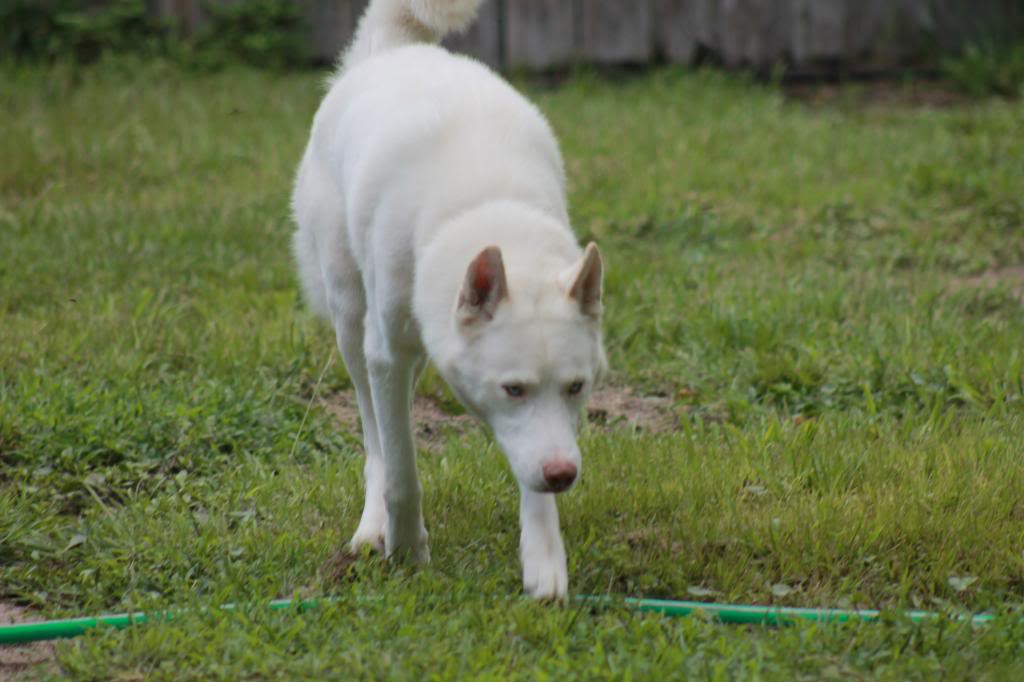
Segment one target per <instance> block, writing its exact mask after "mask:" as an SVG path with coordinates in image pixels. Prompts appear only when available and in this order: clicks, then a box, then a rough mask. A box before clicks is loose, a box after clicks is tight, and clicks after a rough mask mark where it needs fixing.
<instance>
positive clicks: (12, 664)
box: [0, 602, 54, 682]
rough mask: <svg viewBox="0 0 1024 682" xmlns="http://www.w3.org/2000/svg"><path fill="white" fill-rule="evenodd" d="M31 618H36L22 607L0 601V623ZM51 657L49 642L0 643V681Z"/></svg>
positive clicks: (52, 653) (48, 660) (4, 681)
mask: <svg viewBox="0 0 1024 682" xmlns="http://www.w3.org/2000/svg"><path fill="white" fill-rule="evenodd" d="M33 620H38V619H37V618H32V617H30V615H29V613H28V612H27V611H26V610H25V609H23V608H22V607H20V606H15V605H14V604H8V603H6V602H0V625H13V624H16V623H28V622H32V621H33ZM53 659H54V650H53V644H52V643H51V642H33V643H32V644H22V645H10V644H8V645H3V644H0V682H7V680H13V679H14V678H15V676H16V675H18V674H19V673H24V672H26V671H28V670H29V669H30V668H33V667H36V666H43V665H46V664H48V663H50V662H52V661H53Z"/></svg>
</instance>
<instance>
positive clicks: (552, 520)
mask: <svg viewBox="0 0 1024 682" xmlns="http://www.w3.org/2000/svg"><path fill="white" fill-rule="evenodd" d="M520 491H521V493H522V501H521V504H520V507H519V523H520V524H521V525H522V535H521V536H520V540H519V550H520V553H521V556H522V560H523V588H524V589H525V590H526V593H527V594H528V595H530V596H531V597H534V598H537V599H558V600H564V599H565V598H566V594H567V593H568V589H569V570H568V568H567V567H566V560H565V545H563V544H562V531H561V530H560V529H559V527H558V507H557V506H555V496H554V495H553V494H552V493H538V492H536V491H533V490H530V489H529V488H526V487H525V486H520Z"/></svg>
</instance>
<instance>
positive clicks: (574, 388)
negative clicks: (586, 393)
mask: <svg viewBox="0 0 1024 682" xmlns="http://www.w3.org/2000/svg"><path fill="white" fill-rule="evenodd" d="M565 390H566V393H568V394H569V395H579V394H580V391H582V390H583V382H582V381H574V382H572V383H571V384H569V388H567V389H565Z"/></svg>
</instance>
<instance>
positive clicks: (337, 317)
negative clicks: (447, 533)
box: [327, 263, 388, 552]
mask: <svg viewBox="0 0 1024 682" xmlns="http://www.w3.org/2000/svg"><path fill="white" fill-rule="evenodd" d="M351 266H352V267H351V268H346V269H345V272H344V274H343V275H339V276H335V277H334V278H333V280H332V284H331V286H329V287H328V295H327V298H328V304H329V307H330V311H331V321H332V323H333V325H334V330H335V334H336V336H337V338H338V349H339V350H340V351H341V356H342V358H343V359H344V360H345V367H346V368H347V369H348V374H349V377H350V378H351V379H352V385H353V387H354V388H355V390H356V401H357V402H358V404H359V416H360V418H361V420H362V423H363V448H364V449H365V450H366V463H365V464H364V465H363V475H364V477H365V482H366V501H365V503H364V505H363V515H362V517H361V518H360V519H359V526H358V528H356V532H355V534H354V535H353V536H352V540H351V542H350V547H351V549H352V551H353V552H358V551H359V550H360V548H361V547H363V546H367V545H368V546H370V547H372V548H373V549H375V550H377V551H379V552H383V551H384V533H385V529H386V528H387V523H388V512H387V508H386V507H385V504H384V486H385V467H384V457H383V453H382V450H381V443H380V430H379V429H378V428H377V417H376V414H375V413H374V409H373V397H372V393H371V390H370V378H369V373H368V372H367V367H366V355H365V353H364V352H363V342H364V337H365V332H364V322H365V318H366V295H365V293H364V291H363V283H362V281H361V279H360V277H359V272H358V270H357V269H356V268H355V264H354V263H353V264H351Z"/></svg>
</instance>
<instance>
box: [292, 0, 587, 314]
mask: <svg viewBox="0 0 1024 682" xmlns="http://www.w3.org/2000/svg"><path fill="white" fill-rule="evenodd" d="M477 4H478V3H477V2H467V1H462V0H458V1H454V2H450V3H443V2H423V3H416V2H411V3H410V2H400V1H397V0H383V1H381V0H377V2H374V3H372V4H371V5H370V8H369V10H368V11H367V14H366V15H365V16H364V18H363V20H362V21H361V22H360V26H359V30H358V32H357V34H356V38H355V41H354V43H353V45H352V46H351V47H350V48H349V50H348V51H347V52H346V54H345V56H344V58H343V59H342V66H341V68H340V70H339V72H338V74H337V75H336V76H335V77H334V78H333V79H332V82H331V86H330V90H329V92H328V94H327V95H326V97H325V98H324V101H323V103H322V104H321V107H320V109H319V111H318V113H317V116H316V119H315V121H314V125H313V131H312V134H311V137H310V142H309V145H308V147H307V150H306V154H305V157H304V159H303V162H302V165H301V167H300V171H299V176H298V180H297V183H296V188H295V193H294V201H293V205H294V211H295V214H296V217H297V222H298V224H299V226H300V230H299V232H298V233H297V235H296V253H297V256H298V261H299V264H300V272H301V273H302V275H303V277H302V280H303V284H304V289H305V292H306V295H307V299H308V300H309V301H310V303H311V305H312V307H313V309H314V310H317V311H318V312H321V313H322V314H326V312H327V305H326V301H325V297H324V293H323V287H324V282H323V281H322V277H321V275H322V273H324V272H327V273H330V274H332V275H334V276H337V275H338V274H339V272H338V271H339V270H345V269H349V268H351V266H352V265H353V264H354V265H356V266H357V267H359V268H360V269H364V268H374V269H377V270H382V269H384V268H389V269H392V270H393V271H394V272H395V274H396V275H397V276H398V281H397V282H394V281H392V284H391V285H390V286H391V287H392V290H393V295H394V294H395V293H398V292H397V291H395V289H396V288H399V289H401V290H404V291H410V290H411V287H412V281H411V280H410V279H408V277H402V276H401V274H402V273H406V274H407V275H411V273H412V272H413V267H412V266H413V260H414V259H415V258H416V256H417V253H415V252H414V251H415V250H422V249H423V248H426V247H427V246H428V244H429V242H430V239H431V235H432V231H433V230H435V229H436V228H437V227H438V226H440V225H442V224H443V223H444V221H445V219H447V218H449V217H451V216H453V215H456V214H458V213H459V212H461V211H464V210H466V209H468V208H471V207H473V206H476V205H478V204H479V203H480V202H481V201H483V200H486V199H491V198H494V197H502V198H506V199H515V200H519V201H523V202H525V203H527V204H528V205H530V206H532V207H534V208H536V209H537V210H539V211H541V212H543V213H544V214H546V215H549V216H551V217H552V218H553V219H554V220H555V221H556V222H557V223H560V224H562V225H566V226H567V224H568V215H567V210H566V206H565V201H564V181H563V170H562V160H561V157H560V154H559V151H558V147H557V143H556V142H555V139H554V136H553V134H552V133H551V131H550V129H549V127H548V125H547V122H546V121H545V119H544V118H543V116H542V115H541V114H540V113H539V112H538V111H537V110H536V108H535V107H534V106H533V105H532V104H530V103H529V102H528V101H526V100H525V99H524V98H523V97H522V96H521V95H520V94H519V93H517V92H516V91H515V90H514V89H513V88H511V87H510V86H509V85H508V84H507V83H506V82H505V81H504V80H502V79H501V78H499V77H498V76H496V75H495V74H494V73H492V72H491V71H490V70H489V69H488V68H487V67H485V66H483V65H482V64H480V63H479V62H476V61H474V60H472V59H468V58H465V57H461V56H458V55H453V54H451V53H449V52H447V51H446V50H444V49H442V48H439V47H437V46H434V45H431V44H428V43H423V42H418V41H420V40H433V39H436V38H437V37H438V35H439V34H440V33H442V32H443V29H444V27H446V26H447V27H452V26H461V25H463V24H464V23H465V20H466V17H467V16H470V15H471V14H470V13H471V11H475V6H476V5H477ZM421 5H422V7H420V6H421ZM406 7H411V8H413V9H409V10H407V11H405V12H403V11H402V8H406ZM413 11H416V12H417V14H416V16H420V15H426V16H429V17H432V22H431V24H430V25H431V26H436V27H438V28H437V29H431V28H428V24H426V23H424V22H421V21H419V20H417V19H416V16H414V15H413V14H412V12H413ZM431 13H433V14H431ZM396 17H398V18H397V19H396ZM565 231H566V232H568V228H567V227H565ZM317 244H319V245H323V246H324V247H326V248H320V249H317V248H316V245H317ZM414 247H415V248H414ZM468 248H469V247H467V253H466V254H465V256H466V257H467V258H468V257H470V256H472V255H474V254H471V253H469V252H468ZM317 252H319V255H317ZM342 252H344V253H342ZM385 263H386V265H385ZM370 294H371V295H372V292H370Z"/></svg>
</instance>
